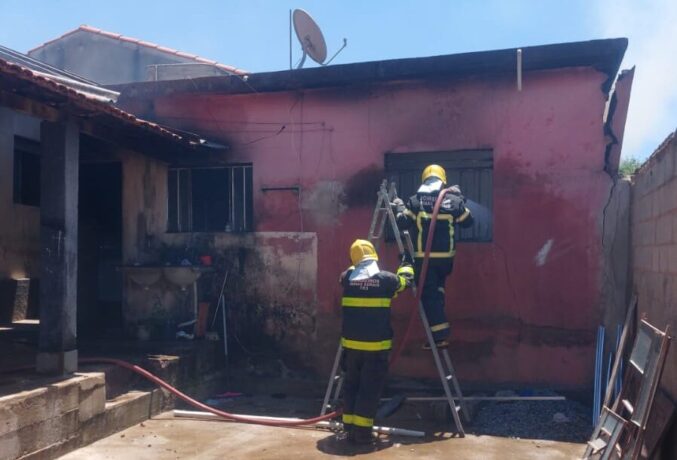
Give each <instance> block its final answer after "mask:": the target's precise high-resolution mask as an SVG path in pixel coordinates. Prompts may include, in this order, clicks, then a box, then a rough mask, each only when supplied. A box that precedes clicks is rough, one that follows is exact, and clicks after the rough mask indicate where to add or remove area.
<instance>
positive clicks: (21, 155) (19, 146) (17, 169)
mask: <svg viewBox="0 0 677 460" xmlns="http://www.w3.org/2000/svg"><path fill="white" fill-rule="evenodd" d="M14 202H15V203H17V204H23V205H26V206H40V143H39V142H36V141H32V140H30V139H26V138H24V137H19V136H14Z"/></svg>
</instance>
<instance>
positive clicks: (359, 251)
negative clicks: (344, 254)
mask: <svg viewBox="0 0 677 460" xmlns="http://www.w3.org/2000/svg"><path fill="white" fill-rule="evenodd" d="M363 260H378V254H376V249H374V245H373V244H371V243H370V242H369V241H367V240H355V242H354V243H353V244H352V245H351V246H350V261H351V262H352V263H353V265H357V264H359V263H360V262H362V261H363Z"/></svg>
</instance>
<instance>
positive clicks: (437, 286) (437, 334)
mask: <svg viewBox="0 0 677 460" xmlns="http://www.w3.org/2000/svg"><path fill="white" fill-rule="evenodd" d="M422 180H423V184H421V186H420V187H419V189H418V191H417V192H416V194H415V195H413V196H412V197H410V198H409V200H408V201H407V203H406V206H405V205H404V203H403V202H402V201H401V200H399V201H398V202H396V204H397V221H398V225H399V226H400V228H401V229H403V230H404V229H409V230H410V233H411V237H412V242H413V243H414V248H415V254H414V257H415V259H414V261H415V263H414V267H415V270H416V273H417V276H418V274H420V273H421V266H422V264H423V256H424V254H425V245H426V241H427V239H428V232H429V231H430V224H431V217H432V214H433V208H434V207H435V202H436V201H437V197H438V196H439V194H440V191H441V190H442V189H443V188H445V183H446V180H447V178H446V173H445V171H444V169H443V168H442V167H441V166H437V165H430V166H428V167H427V168H426V169H425V170H424V171H423V176H422ZM454 189H455V190H453V191H450V192H447V193H446V194H445V196H444V198H443V201H442V204H441V206H440V210H439V213H438V214H437V222H436V225H435V234H434V236H433V242H432V248H431V250H430V259H429V262H428V271H427V275H426V279H425V280H424V281H423V282H421V280H417V285H418V286H421V285H422V286H423V291H422V295H421V300H422V302H423V307H424V308H425V312H426V315H427V317H428V321H429V322H430V329H431V331H432V333H433V339H434V340H435V342H436V343H437V344H438V345H439V346H444V345H447V343H446V339H447V337H448V335H449V322H448V321H447V317H446V313H445V311H444V296H445V292H444V283H445V280H446V278H447V276H449V275H450V274H451V272H452V270H453V267H454V255H455V254H456V247H455V240H456V234H455V230H456V226H457V225H458V226H460V227H469V226H471V225H472V223H473V217H472V215H471V213H470V210H469V209H468V208H466V207H465V198H464V197H463V195H461V191H460V190H459V189H458V187H454Z"/></svg>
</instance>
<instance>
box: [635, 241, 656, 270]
mask: <svg viewBox="0 0 677 460" xmlns="http://www.w3.org/2000/svg"><path fill="white" fill-rule="evenodd" d="M652 254H653V253H652V248H651V247H650V246H639V247H635V250H634V255H633V257H634V261H635V263H634V265H635V269H639V270H650V269H651V258H652Z"/></svg>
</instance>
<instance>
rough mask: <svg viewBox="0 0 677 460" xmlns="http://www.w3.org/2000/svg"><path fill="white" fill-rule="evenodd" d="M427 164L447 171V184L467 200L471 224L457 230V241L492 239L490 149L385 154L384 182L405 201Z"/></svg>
mask: <svg viewBox="0 0 677 460" xmlns="http://www.w3.org/2000/svg"><path fill="white" fill-rule="evenodd" d="M430 164H438V165H440V166H442V167H443V168H444V170H445V171H446V173H447V183H448V184H447V185H459V186H460V187H461V191H462V192H463V195H464V196H465V197H466V199H467V200H468V201H469V205H468V207H469V208H471V210H472V211H473V213H474V214H475V223H474V224H473V225H472V226H471V227H469V228H461V229H459V232H458V241H474V242H488V241H492V238H493V230H494V229H493V217H492V216H493V189H494V184H493V169H494V160H493V152H492V151H491V150H459V151H446V152H413V153H388V154H386V156H385V167H386V174H387V177H388V181H389V182H394V183H395V185H396V187H397V193H398V195H399V196H400V198H402V199H403V200H404V201H405V202H406V201H407V199H408V198H409V197H410V196H412V195H414V194H415V193H416V190H418V187H419V186H420V185H421V173H422V172H423V169H424V168H425V167H426V166H428V165H430ZM473 208H474V209H473ZM478 214H481V215H478ZM478 217H479V218H478Z"/></svg>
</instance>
